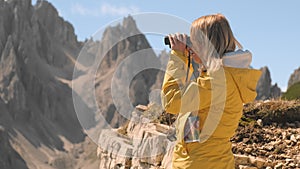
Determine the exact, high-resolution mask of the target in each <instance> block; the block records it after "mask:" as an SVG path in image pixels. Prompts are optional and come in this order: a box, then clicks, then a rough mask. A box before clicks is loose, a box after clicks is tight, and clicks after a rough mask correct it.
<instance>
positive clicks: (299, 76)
mask: <svg viewBox="0 0 300 169" xmlns="http://www.w3.org/2000/svg"><path fill="white" fill-rule="evenodd" d="M297 82H300V67H299V68H298V69H296V70H295V71H294V73H293V74H292V75H291V76H290V79H289V82H288V88H289V87H291V86H292V85H293V84H295V83H297Z"/></svg>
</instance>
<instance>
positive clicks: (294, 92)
mask: <svg viewBox="0 0 300 169" xmlns="http://www.w3.org/2000/svg"><path fill="white" fill-rule="evenodd" d="M282 98H283V99H287V100H295V99H300V82H298V83H296V84H294V85H292V86H291V87H289V88H288V90H287V91H286V93H284V94H283V95H282Z"/></svg>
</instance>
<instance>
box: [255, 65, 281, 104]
mask: <svg viewBox="0 0 300 169" xmlns="http://www.w3.org/2000/svg"><path fill="white" fill-rule="evenodd" d="M260 70H261V71H262V75H261V77H260V79H259V81H258V83H257V87H256V92H257V97H256V100H267V99H271V98H278V97H280V96H281V89H280V88H279V87H278V86H277V84H275V85H272V79H271V74H270V71H269V69H268V67H263V68H261V69H260Z"/></svg>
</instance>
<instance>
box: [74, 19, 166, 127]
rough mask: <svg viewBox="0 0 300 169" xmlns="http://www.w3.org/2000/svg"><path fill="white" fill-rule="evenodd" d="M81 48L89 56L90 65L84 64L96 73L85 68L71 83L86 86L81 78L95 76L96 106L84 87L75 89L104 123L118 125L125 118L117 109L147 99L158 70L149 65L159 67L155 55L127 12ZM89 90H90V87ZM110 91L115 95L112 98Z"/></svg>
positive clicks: (146, 102)
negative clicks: (99, 114) (115, 23)
mask: <svg viewBox="0 0 300 169" xmlns="http://www.w3.org/2000/svg"><path fill="white" fill-rule="evenodd" d="M84 49H85V50H84V52H82V53H81V54H82V55H84V58H87V57H89V59H90V60H91V61H88V62H89V63H90V65H88V64H86V65H88V66H90V69H91V70H94V68H95V69H97V71H96V73H95V74H96V75H92V74H91V72H86V74H83V75H82V76H81V77H80V78H78V79H76V80H74V83H76V84H78V85H79V86H86V84H84V83H85V82H87V83H89V81H88V80H84V81H85V82H83V80H81V79H88V78H89V77H92V78H94V77H95V79H91V80H95V86H94V87H95V92H96V93H97V95H96V101H97V106H96V104H89V103H88V102H92V101H93V98H91V97H93V96H92V95H90V94H87V92H86V90H81V91H79V90H80V87H79V90H78V93H80V95H81V96H82V97H83V98H85V99H84V100H85V101H86V102H87V103H88V104H89V105H91V106H92V105H94V106H92V108H93V109H100V110H101V113H102V115H103V116H104V118H105V120H106V122H107V123H108V124H110V125H111V126H112V127H118V126H120V125H121V124H122V123H124V122H125V121H127V120H128V119H126V118H124V117H123V116H122V115H121V114H120V111H122V112H128V111H129V110H130V109H131V108H132V109H133V108H134V106H136V105H138V104H148V103H149V93H150V88H151V86H152V85H153V84H154V83H155V81H156V76H157V72H158V70H155V69H151V67H159V65H160V62H159V59H158V58H157V57H156V55H155V53H154V51H153V50H152V48H151V46H150V44H149V43H148V41H147V39H146V37H145V35H143V34H142V33H141V32H140V31H139V30H138V28H137V26H136V23H135V21H134V19H133V18H132V17H131V16H128V17H126V18H124V20H123V22H122V23H119V24H117V25H116V26H109V27H107V28H106V29H105V30H104V32H103V34H102V36H101V38H100V39H93V40H90V41H89V42H87V43H86V44H85V47H84ZM93 63H97V64H95V65H93ZM149 65H150V68H149ZM80 83H82V84H80ZM128 89H129V90H128ZM75 90H76V89H75ZM90 90H94V89H93V87H91V89H90ZM126 91H128V92H126ZM113 93H115V94H116V95H118V96H116V97H118V98H114V100H113V98H112V95H113ZM126 98H129V99H126ZM128 100H129V101H128ZM116 101H117V102H118V104H116ZM128 113H129V112H128Z"/></svg>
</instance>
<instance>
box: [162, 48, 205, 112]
mask: <svg viewBox="0 0 300 169" xmlns="http://www.w3.org/2000/svg"><path fill="white" fill-rule="evenodd" d="M186 72H187V57H185V56H184V54H183V52H180V51H175V50H172V51H171V56H170V59H169V62H168V65H167V70H166V74H165V78H164V82H163V86H162V93H161V96H162V97H161V99H162V105H163V107H164V108H165V110H166V112H168V113H172V114H177V113H180V112H182V113H184V112H192V111H197V110H199V109H200V90H202V91H203V88H202V85H201V84H199V78H198V82H195V81H192V82H190V83H188V84H186V82H185V78H186ZM190 72H192V70H190ZM200 79H201V78H200ZM203 92H204V91H203ZM203 92H201V93H203ZM203 94H204V93H203ZM204 100H206V101H204ZM206 102H207V104H209V102H210V97H208V96H207V99H203V100H202V102H201V107H203V105H204V104H205V103H206Z"/></svg>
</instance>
